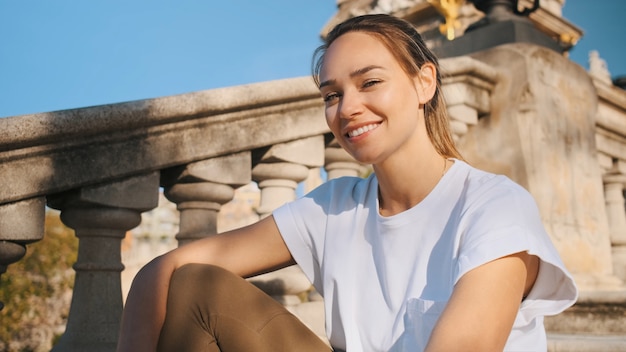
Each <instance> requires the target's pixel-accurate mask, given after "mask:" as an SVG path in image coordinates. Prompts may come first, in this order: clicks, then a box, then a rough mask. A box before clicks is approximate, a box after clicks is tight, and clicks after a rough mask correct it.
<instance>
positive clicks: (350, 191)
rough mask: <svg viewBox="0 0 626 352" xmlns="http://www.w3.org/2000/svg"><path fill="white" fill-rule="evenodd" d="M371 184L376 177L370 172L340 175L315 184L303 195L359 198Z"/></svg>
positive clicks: (374, 184)
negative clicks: (315, 185)
mask: <svg viewBox="0 0 626 352" xmlns="http://www.w3.org/2000/svg"><path fill="white" fill-rule="evenodd" d="M372 186H376V178H375V175H374V174H373V173H372V174H371V175H370V176H368V177H366V178H363V177H356V176H342V177H338V178H334V179H332V180H328V181H326V182H324V183H322V184H321V185H319V186H317V187H316V188H315V189H313V190H312V191H311V192H309V193H308V194H307V195H305V197H311V198H320V197H323V198H343V197H350V198H355V199H360V198H362V197H364V196H365V195H366V194H367V193H368V192H369V190H370V189H371V188H372Z"/></svg>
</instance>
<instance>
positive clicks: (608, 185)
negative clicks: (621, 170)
mask: <svg viewBox="0 0 626 352" xmlns="http://www.w3.org/2000/svg"><path fill="white" fill-rule="evenodd" d="M625 187H626V175H605V176H604V199H605V201H606V211H607V216H608V222H609V231H610V236H611V252H612V255H613V271H614V274H615V276H617V277H618V278H620V279H622V280H624V281H626V207H625V206H624V202H625V200H624V189H625Z"/></svg>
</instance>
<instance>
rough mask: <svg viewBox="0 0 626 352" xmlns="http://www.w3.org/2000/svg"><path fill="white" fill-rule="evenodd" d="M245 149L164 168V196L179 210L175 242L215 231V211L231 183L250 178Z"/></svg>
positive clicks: (231, 193) (228, 193)
mask: <svg viewBox="0 0 626 352" xmlns="http://www.w3.org/2000/svg"><path fill="white" fill-rule="evenodd" d="M250 165H251V158H250V153H249V152H243V153H238V154H232V155H227V156H223V157H219V158H212V159H207V160H202V161H198V162H195V163H191V164H188V165H186V166H185V167H184V168H177V169H173V170H169V171H168V172H165V173H164V174H165V176H164V178H165V179H166V183H167V185H166V186H165V196H166V197H167V198H168V199H169V200H170V201H172V202H174V203H176V205H177V209H178V210H179V211H180V225H179V232H178V234H177V235H176V239H177V240H178V245H179V246H182V245H184V244H185V243H188V242H190V241H194V240H196V239H199V238H203V237H207V236H211V235H214V234H217V214H218V212H219V211H220V209H221V207H222V205H223V204H225V203H227V202H229V201H230V200H232V199H233V196H234V194H235V190H234V188H233V187H235V186H237V187H238V186H242V185H244V184H247V183H249V182H250V181H251V176H250Z"/></svg>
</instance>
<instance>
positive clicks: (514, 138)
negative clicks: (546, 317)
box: [459, 43, 622, 292]
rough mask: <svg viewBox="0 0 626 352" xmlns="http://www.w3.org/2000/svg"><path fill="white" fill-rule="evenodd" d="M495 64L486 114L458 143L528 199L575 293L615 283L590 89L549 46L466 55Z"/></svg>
mask: <svg viewBox="0 0 626 352" xmlns="http://www.w3.org/2000/svg"><path fill="white" fill-rule="evenodd" d="M472 57H474V58H475V59H477V60H479V61H482V62H484V63H486V64H487V65H489V66H492V67H493V68H495V69H497V70H498V82H497V83H496V85H495V87H494V89H493V93H492V96H491V106H492V107H491V110H490V113H489V116H488V117H486V118H483V119H479V121H478V124H477V125H476V126H474V127H473V128H472V129H471V131H470V132H468V134H467V135H465V137H463V138H462V139H461V140H460V143H459V147H460V150H461V151H462V153H463V154H464V156H465V157H466V159H468V161H469V162H470V163H471V164H473V165H474V166H476V167H478V168H481V169H485V170H488V171H492V172H495V173H499V174H504V175H507V176H509V177H510V178H512V179H513V180H514V181H516V182H517V183H519V184H520V185H522V186H523V187H525V188H526V189H527V190H528V191H529V192H530V193H531V194H532V195H533V197H534V198H535V200H536V202H537V205H538V207H539V211H540V215H541V218H542V220H543V223H544V225H545V228H546V230H547V232H548V233H549V234H550V237H551V238H552V241H553V242H554V244H555V246H556V248H557V249H558V251H559V253H560V255H561V258H562V259H563V261H564V263H565V265H566V266H567V267H568V268H569V270H570V271H571V272H572V274H573V275H574V277H575V278H576V282H577V284H578V286H579V288H580V289H581V292H599V291H605V290H620V289H622V286H621V285H622V283H621V280H619V279H618V278H617V277H616V276H615V275H614V274H613V262H612V258H611V256H612V255H611V240H610V235H609V226H608V222H607V214H606V208H605V200H604V189H603V186H602V185H603V183H602V171H601V168H600V165H599V163H598V153H597V148H596V142H595V130H596V128H595V116H596V111H597V107H598V100H597V93H596V89H595V87H594V85H593V82H592V81H591V79H590V77H589V75H588V74H587V73H586V72H585V70H584V69H583V68H582V67H580V66H579V65H576V64H575V63H573V62H571V61H569V60H568V59H567V58H565V57H563V56H562V55H560V54H559V53H557V52H554V51H552V50H549V49H546V48H544V47H541V46H536V45H531V44H526V43H515V44H506V45H501V46H498V47H495V48H492V49H489V50H485V51H483V52H479V53H476V54H472Z"/></svg>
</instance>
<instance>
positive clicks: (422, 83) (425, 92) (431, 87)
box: [413, 62, 437, 104]
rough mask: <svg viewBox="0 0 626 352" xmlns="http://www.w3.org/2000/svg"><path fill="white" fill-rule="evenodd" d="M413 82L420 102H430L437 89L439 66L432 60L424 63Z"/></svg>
mask: <svg viewBox="0 0 626 352" xmlns="http://www.w3.org/2000/svg"><path fill="white" fill-rule="evenodd" d="M413 82H414V83H415V90H416V91H417V96H418V98H419V102H420V104H426V103H428V102H429V101H430V100H431V99H432V98H433V96H434V95H435V91H436V90H437V68H436V67H435V65H434V64H433V63H432V62H426V63H424V64H423V65H422V67H420V71H419V72H418V73H417V75H415V78H413Z"/></svg>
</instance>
